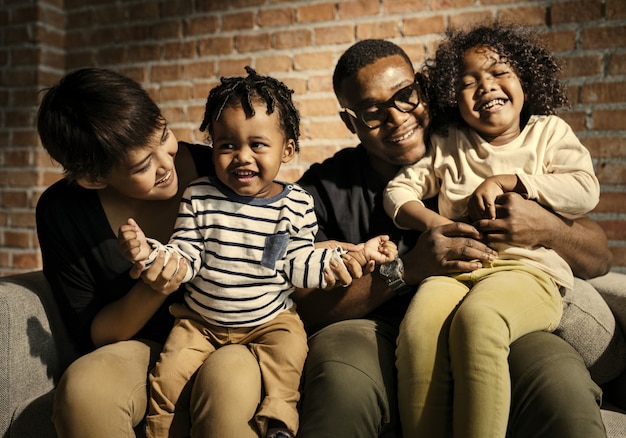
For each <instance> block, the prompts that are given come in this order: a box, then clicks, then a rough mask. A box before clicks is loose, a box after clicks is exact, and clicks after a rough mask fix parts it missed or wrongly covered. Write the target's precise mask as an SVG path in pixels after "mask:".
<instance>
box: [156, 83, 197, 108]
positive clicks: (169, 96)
mask: <svg viewBox="0 0 626 438" xmlns="http://www.w3.org/2000/svg"><path fill="white" fill-rule="evenodd" d="M189 99H191V85H189V84H183V85H179V84H176V85H162V86H161V88H160V90H159V102H160V103H161V104H163V103H164V102H168V101H172V100H174V101H175V100H183V101H187V100H189Z"/></svg>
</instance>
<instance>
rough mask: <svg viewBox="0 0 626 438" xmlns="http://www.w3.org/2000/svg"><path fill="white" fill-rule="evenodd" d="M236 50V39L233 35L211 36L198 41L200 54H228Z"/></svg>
mask: <svg viewBox="0 0 626 438" xmlns="http://www.w3.org/2000/svg"><path fill="white" fill-rule="evenodd" d="M234 50H235V41H234V40H233V38H232V37H227V36H224V37H222V36H211V37H207V38H203V39H201V40H200V41H198V54H199V55H200V56H211V55H228V54H231V53H233V52H234Z"/></svg>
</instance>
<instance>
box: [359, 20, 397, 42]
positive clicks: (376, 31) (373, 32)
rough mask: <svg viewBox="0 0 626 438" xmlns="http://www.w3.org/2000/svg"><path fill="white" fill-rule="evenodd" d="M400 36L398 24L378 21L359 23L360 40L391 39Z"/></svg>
mask: <svg viewBox="0 0 626 438" xmlns="http://www.w3.org/2000/svg"><path fill="white" fill-rule="evenodd" d="M398 35H399V29H398V22H396V21H389V20H386V21H376V22H364V23H359V24H357V26H356V36H357V39H359V40H364V39H367V38H380V39H391V38H396V37H397V36H398Z"/></svg>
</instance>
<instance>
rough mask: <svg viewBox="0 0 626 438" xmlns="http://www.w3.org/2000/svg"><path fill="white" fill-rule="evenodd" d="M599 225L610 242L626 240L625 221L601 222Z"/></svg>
mask: <svg viewBox="0 0 626 438" xmlns="http://www.w3.org/2000/svg"><path fill="white" fill-rule="evenodd" d="M598 223H599V224H600V226H601V227H602V228H603V229H604V231H605V232H606V235H607V237H608V238H609V240H626V221H625V220H617V219H616V220H601V221H598Z"/></svg>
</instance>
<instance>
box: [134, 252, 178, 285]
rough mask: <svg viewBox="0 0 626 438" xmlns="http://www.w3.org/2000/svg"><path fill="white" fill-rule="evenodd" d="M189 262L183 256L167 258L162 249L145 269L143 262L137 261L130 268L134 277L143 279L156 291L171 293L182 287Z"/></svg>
mask: <svg viewBox="0 0 626 438" xmlns="http://www.w3.org/2000/svg"><path fill="white" fill-rule="evenodd" d="M187 269H188V262H187V260H185V259H184V258H182V257H177V256H176V255H172V256H171V257H169V259H168V260H166V257H165V251H160V252H159V255H158V256H157V258H156V259H155V260H154V263H152V265H151V266H150V267H149V268H148V269H146V270H145V271H143V264H142V263H135V264H134V265H133V267H132V268H131V270H130V276H131V277H132V278H139V277H141V279H142V280H143V282H144V283H146V284H147V285H148V286H150V287H151V288H152V289H153V290H154V291H156V292H158V293H160V294H162V295H169V294H171V293H172V292H175V291H176V290H178V288H179V287H180V285H181V283H182V281H183V279H184V278H185V274H186V273H187Z"/></svg>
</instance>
